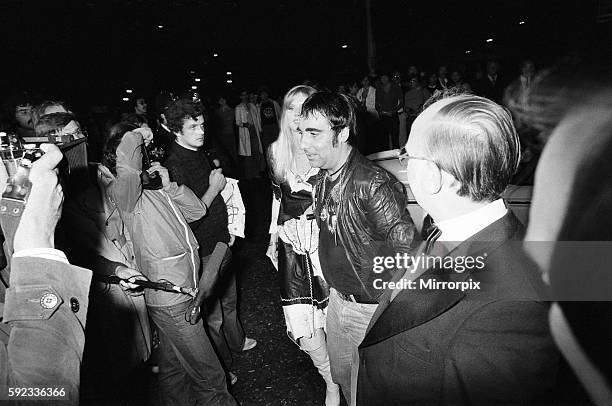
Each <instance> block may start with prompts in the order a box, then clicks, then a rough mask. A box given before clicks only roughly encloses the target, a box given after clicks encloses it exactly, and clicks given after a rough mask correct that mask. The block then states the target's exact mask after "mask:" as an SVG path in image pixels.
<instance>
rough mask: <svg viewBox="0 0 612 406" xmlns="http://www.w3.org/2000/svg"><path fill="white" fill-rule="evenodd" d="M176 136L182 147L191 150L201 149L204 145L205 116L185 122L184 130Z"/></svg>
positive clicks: (188, 119)
mask: <svg viewBox="0 0 612 406" xmlns="http://www.w3.org/2000/svg"><path fill="white" fill-rule="evenodd" d="M175 135H176V140H177V141H178V143H179V144H180V145H182V146H184V147H187V148H190V149H198V148H200V147H201V146H202V145H204V116H201V115H200V116H198V117H197V118H196V119H195V120H194V119H193V118H191V117H189V118H187V119H185V120H183V128H182V129H181V131H180V132H179V133H177V134H175Z"/></svg>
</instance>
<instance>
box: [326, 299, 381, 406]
mask: <svg viewBox="0 0 612 406" xmlns="http://www.w3.org/2000/svg"><path fill="white" fill-rule="evenodd" d="M377 306H378V305H377V304H362V303H354V302H349V301H346V300H344V299H341V298H340V296H338V292H337V291H336V290H335V289H334V288H331V289H330V293H329V306H328V307H327V351H328V352H329V363H330V365H331V374H332V378H333V380H334V382H335V383H337V384H338V385H340V387H341V388H342V394H343V395H344V398H345V399H346V403H347V404H348V405H350V404H351V369H352V363H353V357H354V354H355V352H356V351H357V347H359V344H361V341H363V338H364V337H365V333H366V329H367V328H368V324H369V323H370V319H371V318H372V316H373V315H374V311H375V310H376V307H377Z"/></svg>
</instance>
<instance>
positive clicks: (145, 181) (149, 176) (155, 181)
mask: <svg viewBox="0 0 612 406" xmlns="http://www.w3.org/2000/svg"><path fill="white" fill-rule="evenodd" d="M152 145H153V144H150V145H149V147H151V146H152ZM148 149H149V148H147V147H146V146H145V144H142V172H141V173H140V180H141V181H142V188H143V189H146V190H158V189H161V188H163V184H162V179H161V176H159V172H157V171H153V172H150V173H149V172H148V171H147V169H149V168H150V167H151V159H150V158H149V152H148Z"/></svg>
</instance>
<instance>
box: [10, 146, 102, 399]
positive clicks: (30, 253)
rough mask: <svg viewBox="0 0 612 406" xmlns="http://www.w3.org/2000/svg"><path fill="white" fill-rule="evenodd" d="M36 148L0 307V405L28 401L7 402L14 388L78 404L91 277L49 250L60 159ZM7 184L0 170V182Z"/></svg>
mask: <svg viewBox="0 0 612 406" xmlns="http://www.w3.org/2000/svg"><path fill="white" fill-rule="evenodd" d="M41 149H42V150H43V151H44V152H45V155H43V156H42V157H41V158H40V159H39V160H38V161H36V162H35V163H34V164H33V166H32V169H31V171H30V175H29V179H30V181H31V182H32V189H31V193H30V196H29V198H28V201H27V204H26V206H25V209H24V211H23V214H22V216H21V220H20V222H19V226H18V227H17V230H16V232H15V236H14V242H13V247H14V253H13V257H12V262H11V274H10V287H8V289H6V297H5V301H4V303H0V307H3V309H2V310H3V319H2V321H3V324H0V340H2V341H3V344H2V345H0V400H5V399H16V400H19V398H21V399H24V400H25V399H32V397H31V396H32V395H30V397H28V398H26V397H22V396H23V394H22V395H21V396H19V397H16V398H14V397H12V396H11V397H9V396H10V395H11V393H12V395H13V396H15V394H16V392H15V388H18V389H22V388H28V389H29V388H34V389H36V388H39V391H38V394H39V396H37V397H36V399H64V400H65V399H68V400H69V402H70V403H71V404H77V403H78V398H79V395H78V393H79V379H80V363H81V358H82V354H83V346H84V341H85V336H84V329H85V322H86V315H87V307H88V304H89V302H88V293H89V286H90V281H91V272H90V271H88V270H86V269H83V268H78V267H76V266H72V265H70V264H69V263H68V260H67V259H66V256H65V255H64V253H63V252H62V251H59V250H56V249H55V248H54V232H55V226H56V225H57V222H58V220H59V218H60V214H61V206H62V201H63V192H62V189H61V186H60V185H59V183H58V178H57V175H56V173H55V171H54V168H55V167H56V166H57V164H58V163H59V162H60V160H61V159H62V153H61V152H60V151H59V149H58V148H57V147H56V146H54V145H48V144H43V145H41ZM6 178H7V173H6V169H5V168H4V166H3V165H0V182H2V183H3V184H5V183H6ZM0 290H2V291H4V290H5V286H4V285H2V286H0ZM2 293H4V292H2ZM4 323H8V324H4ZM40 389H43V390H44V393H45V394H42V393H43V392H41V391H40ZM49 389H51V393H49ZM55 389H57V391H54V390H55ZM34 393H36V392H34ZM62 394H63V395H62ZM45 395H46V396H45ZM62 404H65V402H62Z"/></svg>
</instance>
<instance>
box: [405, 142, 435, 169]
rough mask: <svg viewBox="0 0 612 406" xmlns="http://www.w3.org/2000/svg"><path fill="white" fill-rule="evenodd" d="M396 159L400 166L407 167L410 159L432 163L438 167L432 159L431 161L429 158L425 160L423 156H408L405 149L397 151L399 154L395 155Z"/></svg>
mask: <svg viewBox="0 0 612 406" xmlns="http://www.w3.org/2000/svg"><path fill="white" fill-rule="evenodd" d="M397 159H398V160H399V161H400V164H401V165H402V166H408V161H409V160H411V159H418V160H420V161H428V162H432V163H433V164H434V165H436V166H438V163H437V162H436V161H434V160H433V159H431V158H425V157H423V156H416V155H410V154H409V153H408V152H407V151H406V147H404V148H402V149H400V150H399V153H398V154H397Z"/></svg>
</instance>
